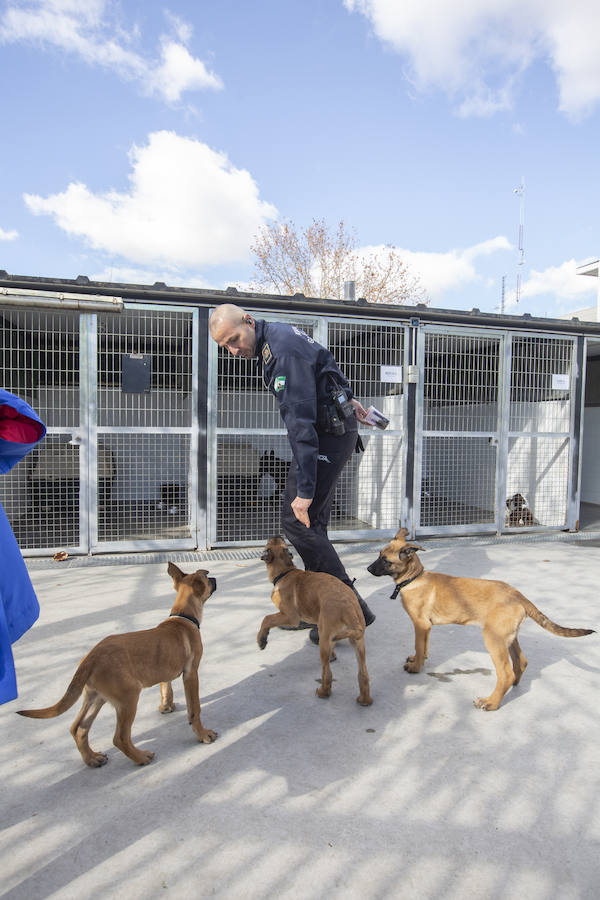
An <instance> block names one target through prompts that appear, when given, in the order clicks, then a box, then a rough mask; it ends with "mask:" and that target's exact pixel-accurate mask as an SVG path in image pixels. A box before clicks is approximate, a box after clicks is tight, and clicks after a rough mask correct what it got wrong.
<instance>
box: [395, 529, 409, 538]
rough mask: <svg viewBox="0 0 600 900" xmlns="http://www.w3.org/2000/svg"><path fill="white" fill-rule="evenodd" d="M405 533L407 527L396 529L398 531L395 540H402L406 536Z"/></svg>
mask: <svg viewBox="0 0 600 900" xmlns="http://www.w3.org/2000/svg"><path fill="white" fill-rule="evenodd" d="M407 534H408V528H400V529H398V531H397V532H396V540H397V541H403V540H404V539H405V538H406V535H407Z"/></svg>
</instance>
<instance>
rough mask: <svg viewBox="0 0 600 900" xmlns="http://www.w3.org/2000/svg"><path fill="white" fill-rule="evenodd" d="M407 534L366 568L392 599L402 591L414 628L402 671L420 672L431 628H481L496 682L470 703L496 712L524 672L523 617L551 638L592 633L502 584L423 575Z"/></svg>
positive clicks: (395, 539)
mask: <svg viewBox="0 0 600 900" xmlns="http://www.w3.org/2000/svg"><path fill="white" fill-rule="evenodd" d="M407 534H408V531H407V530H406V528H401V529H400V531H399V532H398V533H397V535H396V537H395V538H394V540H393V541H391V542H390V543H389V544H388V545H387V546H386V547H384V548H383V550H382V551H381V553H380V554H379V558H378V559H377V560H375V562H374V563H371V565H370V566H369V567H368V571H369V572H370V573H371V574H372V575H377V576H380V575H391V576H392V578H393V579H394V581H395V582H396V589H395V591H394V593H393V594H392V598H395V597H396V596H397V595H398V592H399V590H400V589H402V594H401V597H402V605H403V606H404V609H405V610H406V612H407V613H408V614H409V616H410V617H411V619H412V622H413V625H414V627H415V654H414V656H409V657H408V658H407V660H406V663H405V665H404V668H405V669H406V671H407V672H420V671H421V668H422V666H423V662H424V660H425V659H426V658H427V654H428V650H429V633H430V631H431V626H432V625H450V624H456V625H480V626H481V628H482V629H483V639H484V641H485V645H486V647H487V649H488V651H489V653H490V656H491V657H492V660H493V663H494V666H495V667H496V675H497V678H498V681H497V684H496V689H495V690H494V692H493V693H492V694H491V695H490V696H489V697H479V698H478V699H477V700H475V701H474V703H475V706H478V707H480V709H487V710H490V709H498V706H499V705H500V702H501V700H502V698H503V697H504V695H505V694H506V692H507V691H508V689H509V688H510V687H511V686H512V685H513V684H518V683H519V681H520V679H521V676H522V674H523V672H524V671H525V668H526V667H527V660H526V658H525V656H524V655H523V651H522V650H521V648H520V646H519V641H518V639H517V635H518V632H519V626H520V625H521V623H522V622H523V620H524V619H525V618H526V617H527V616H530V618H532V619H533V620H534V622H537V624H538V625H541V626H542V628H545V629H546V630H547V631H550V632H552V634H558V635H562V636H563V637H581V636H582V635H584V634H593V633H594V632H593V630H592V629H589V628H563V627H562V626H561V625H556V624H555V623H554V622H551V621H550V619H548V618H546V616H545V615H544V614H543V613H541V612H540V611H539V609H537V607H535V606H534V605H533V603H531V602H530V601H529V600H527V598H526V597H524V596H523V594H520V593H519V591H517V590H516V589H515V588H513V587H511V586H510V585H509V584H506V583H505V582H503V581H485V580H483V579H482V578H455V577H454V576H452V575H442V574H441V573H439V572H426V571H425V569H424V568H423V565H422V563H421V560H420V559H419V557H418V556H417V550H422V549H423V548H422V547H419V546H418V545H417V544H407V543H406V540H405V538H406V535H407ZM511 660H512V666H511Z"/></svg>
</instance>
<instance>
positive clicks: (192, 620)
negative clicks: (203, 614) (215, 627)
mask: <svg viewBox="0 0 600 900" xmlns="http://www.w3.org/2000/svg"><path fill="white" fill-rule="evenodd" d="M172 616H177V618H178V619H187V620H188V622H193V623H194V625H195V626H196V628H197V629H198V631H200V622H199V621H198V619H195V618H194V617H193V616H186V614H185V613H171V616H170V618H171V617H172Z"/></svg>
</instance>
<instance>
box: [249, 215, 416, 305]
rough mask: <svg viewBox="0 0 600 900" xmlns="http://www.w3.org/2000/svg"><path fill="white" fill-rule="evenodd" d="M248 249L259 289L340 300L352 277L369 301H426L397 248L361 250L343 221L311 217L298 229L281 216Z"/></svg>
mask: <svg viewBox="0 0 600 900" xmlns="http://www.w3.org/2000/svg"><path fill="white" fill-rule="evenodd" d="M250 249H251V250H252V253H253V254H254V257H255V260H254V265H255V282H254V284H253V288H255V289H257V290H267V291H272V292H273V293H277V294H296V293H302V294H304V295H305V296H306V297H327V298H337V299H341V298H342V297H343V293H344V282H345V281H354V282H355V283H356V295H357V296H358V297H364V298H365V299H366V300H367V301H368V302H369V303H396V304H413V303H423V302H427V300H426V294H425V291H424V289H423V287H422V286H421V284H420V282H419V278H418V276H416V275H414V274H413V273H411V272H410V270H409V268H408V266H407V264H406V263H405V262H403V260H402V257H401V255H400V253H399V252H398V251H397V250H396V248H395V247H393V246H391V245H390V246H385V247H381V248H367V249H366V250H361V249H359V248H358V247H357V241H356V237H355V236H354V235H353V234H350V233H348V232H347V231H346V228H345V226H344V223H343V222H339V224H338V226H337V228H336V229H335V230H333V229H330V228H329V227H328V225H327V223H326V222H325V220H324V219H313V221H312V223H311V224H310V225H309V226H308V227H307V228H301V229H298V228H296V226H295V224H294V223H293V222H292V221H290V220H289V219H283V220H282V221H279V222H273V223H272V224H270V225H264V226H263V227H262V228H261V229H260V231H259V233H258V234H257V236H256V238H255V240H254V243H253V244H252V246H251V248H250Z"/></svg>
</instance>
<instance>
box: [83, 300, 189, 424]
mask: <svg viewBox="0 0 600 900" xmlns="http://www.w3.org/2000/svg"><path fill="white" fill-rule="evenodd" d="M97 353H98V426H99V427H101V428H102V427H106V426H114V425H116V426H120V427H143V428H161V427H168V426H173V427H182V426H190V425H191V418H192V409H191V404H190V397H191V390H192V330H191V316H190V314H189V313H183V312H177V311H174V310H165V311H160V310H140V309H134V310H127V311H125V312H124V313H121V314H120V315H107V316H102V317H99V318H98V348H97Z"/></svg>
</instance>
